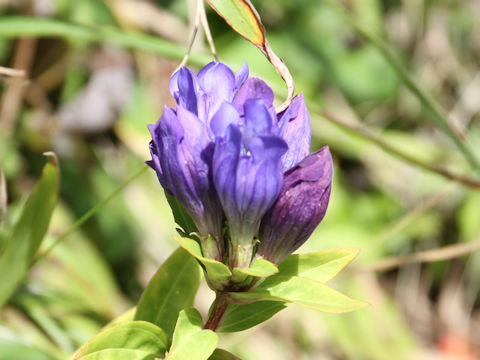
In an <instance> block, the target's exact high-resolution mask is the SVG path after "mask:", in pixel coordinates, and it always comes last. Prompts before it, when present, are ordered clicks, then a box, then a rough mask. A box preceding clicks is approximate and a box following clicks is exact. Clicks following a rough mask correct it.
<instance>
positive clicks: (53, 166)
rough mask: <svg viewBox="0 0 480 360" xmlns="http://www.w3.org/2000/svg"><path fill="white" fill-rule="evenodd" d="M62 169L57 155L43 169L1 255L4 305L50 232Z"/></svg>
mask: <svg viewBox="0 0 480 360" xmlns="http://www.w3.org/2000/svg"><path fill="white" fill-rule="evenodd" d="M59 182H60V179H59V172H58V168H57V163H56V159H55V157H52V158H51V159H50V162H48V163H47V164H46V165H45V167H44V168H43V174H42V178H41V179H40V180H39V181H38V183H37V184H36V186H35V189H34V190H33V193H32V194H31V195H30V197H29V198H28V200H27V202H26V203H25V206H24V208H23V209H22V213H21V215H20V218H19V219H18V221H17V222H16V223H15V225H14V227H13V229H12V232H11V234H10V236H8V238H7V240H6V244H5V245H4V248H3V251H2V254H1V255H0V306H2V305H3V304H4V303H5V301H7V300H8V298H9V297H10V295H11V294H12V293H13V291H14V290H15V288H16V287H17V285H18V284H19V283H20V281H21V280H22V279H23V277H24V276H25V274H26V273H27V271H28V269H29V267H30V264H31V261H32V259H33V257H34V255H35V254H36V252H37V250H38V248H39V246H40V244H41V242H42V240H43V238H44V236H45V233H46V232H47V228H48V224H49V223H50V217H51V216H52V213H53V209H54V208H55V204H56V203H57V199H58V187H59Z"/></svg>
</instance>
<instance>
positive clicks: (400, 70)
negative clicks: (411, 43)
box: [327, 0, 480, 169]
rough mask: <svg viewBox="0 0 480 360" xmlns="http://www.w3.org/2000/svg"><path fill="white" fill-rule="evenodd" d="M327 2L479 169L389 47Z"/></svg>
mask: <svg viewBox="0 0 480 360" xmlns="http://www.w3.org/2000/svg"><path fill="white" fill-rule="evenodd" d="M327 2H328V3H329V4H330V5H331V6H332V7H333V8H335V9H336V10H338V11H339V13H340V14H341V15H342V16H343V17H344V19H345V20H346V22H347V23H349V24H350V26H351V27H352V28H353V29H354V30H355V31H356V32H357V33H358V34H359V35H360V36H362V37H363V38H364V39H365V40H366V41H368V42H369V43H370V44H371V45H372V46H374V47H375V48H376V49H377V50H378V51H379V52H380V54H381V55H382V56H383V57H384V58H385V60H387V62H388V63H389V64H390V66H391V67H392V68H393V69H394V70H395V72H396V73H397V75H398V76H399V77H400V79H401V80H402V81H403V82H404V84H405V85H406V86H407V88H408V89H410V91H411V92H412V93H413V94H414V95H415V96H416V97H417V98H418V100H420V102H421V103H422V105H423V106H424V107H425V108H426V109H427V110H428V111H429V112H430V114H431V116H432V119H433V120H434V122H435V123H436V124H437V125H438V127H440V129H442V130H443V132H444V133H445V134H446V135H447V136H448V137H449V138H450V139H451V140H452V141H453V142H454V143H455V145H456V146H457V147H458V149H459V150H460V151H461V152H462V154H463V155H464V157H465V159H466V160H467V161H468V163H469V164H470V166H471V167H472V168H474V169H480V163H479V161H478V160H477V158H476V157H475V155H474V154H473V152H472V151H471V149H470V148H469V147H468V146H467V145H465V144H464V143H463V142H462V139H461V138H459V137H458V134H457V133H456V132H455V131H453V130H452V129H451V127H450V124H449V122H448V120H447V115H446V112H445V110H444V109H443V108H442V107H441V106H440V105H439V104H438V102H436V101H435V100H434V99H433V98H432V97H431V96H430V95H429V94H428V93H427V92H426V91H424V90H423V89H421V87H420V86H419V85H418V84H417V82H416V81H415V80H414V79H413V77H412V76H410V74H409V73H408V72H407V70H406V69H405V68H404V67H403V65H402V64H401V62H400V61H399V60H398V56H397V55H396V54H395V53H394V52H393V51H392V50H391V49H390V47H389V46H388V45H387V44H386V43H385V42H384V41H383V40H382V39H380V38H379V37H377V36H376V35H374V34H372V33H371V32H369V31H367V30H365V29H364V28H363V27H362V26H361V25H360V24H358V23H357V22H356V21H355V20H354V19H352V17H351V16H350V15H349V14H348V13H347V11H346V10H345V9H344V8H343V7H342V6H341V5H340V4H339V3H338V1H336V0H327Z"/></svg>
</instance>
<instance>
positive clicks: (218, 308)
mask: <svg viewBox="0 0 480 360" xmlns="http://www.w3.org/2000/svg"><path fill="white" fill-rule="evenodd" d="M227 306H228V300H227V299H226V298H225V296H224V295H222V294H221V293H217V297H216V298H215V301H214V302H213V309H212V311H211V312H210V316H209V317H208V320H207V322H206V323H205V326H204V327H203V328H204V329H208V330H212V331H215V330H217V327H218V325H219V324H220V320H222V317H223V315H224V314H225V310H227Z"/></svg>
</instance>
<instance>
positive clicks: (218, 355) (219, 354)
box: [208, 349, 241, 360]
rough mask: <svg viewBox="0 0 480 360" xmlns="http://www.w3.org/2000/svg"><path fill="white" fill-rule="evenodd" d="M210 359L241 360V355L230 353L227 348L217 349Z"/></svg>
mask: <svg viewBox="0 0 480 360" xmlns="http://www.w3.org/2000/svg"><path fill="white" fill-rule="evenodd" d="M208 360H241V359H240V358H239V357H237V356H235V355H233V354H231V353H229V352H228V351H227V350H223V349H215V351H214V352H213V354H212V356H210V357H209V358H208Z"/></svg>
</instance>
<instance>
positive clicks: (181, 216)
mask: <svg viewBox="0 0 480 360" xmlns="http://www.w3.org/2000/svg"><path fill="white" fill-rule="evenodd" d="M165 197H166V198H167V201H168V204H169V205H170V208H171V209H172V213H173V218H174V219H175V222H176V223H177V224H178V225H179V226H180V227H181V228H182V230H183V232H184V233H185V235H190V234H191V233H194V232H197V231H198V230H197V227H196V226H195V223H194V222H193V220H192V218H191V217H190V215H188V213H187V211H186V210H185V208H184V207H183V205H182V204H180V203H179V202H178V200H177V198H176V197H175V196H173V195H170V194H168V193H167V192H166V191H165Z"/></svg>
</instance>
